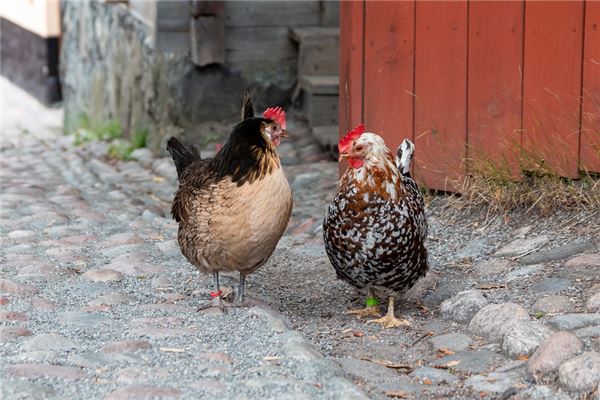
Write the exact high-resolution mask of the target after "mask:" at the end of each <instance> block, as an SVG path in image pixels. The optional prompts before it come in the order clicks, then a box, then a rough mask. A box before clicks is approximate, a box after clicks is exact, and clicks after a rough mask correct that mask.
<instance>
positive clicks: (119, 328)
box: [0, 89, 600, 399]
mask: <svg viewBox="0 0 600 400" xmlns="http://www.w3.org/2000/svg"><path fill="white" fill-rule="evenodd" d="M12 91H15V93H12ZM13 95H14V96H13ZM11 96H12V99H13V101H14V104H15V105H14V106H13V107H18V109H11V108H9V107H8V106H5V107H6V108H8V112H9V113H10V112H14V113H15V115H14V116H12V117H10V118H9V123H8V124H5V126H4V128H3V140H2V146H1V148H0V173H1V179H0V202H1V210H0V234H1V253H0V271H1V272H0V273H1V277H0V371H2V378H1V381H0V385H1V387H2V394H3V395H4V398H7V399H20V398H40V399H41V398H74V399H75V398H77V399H80V398H85V399H95V398H98V399H105V398H108V399H134V398H184V399H185V398H190V399H192V398H205V397H208V396H218V397H220V398H224V399H234V398H236V399H238V398H239V399H244V398H247V399H255V398H264V399H267V398H273V399H286V398H289V399H303V398H306V399H313V398H314V399H362V398H375V399H385V398H467V399H470V398H476V399H482V398H483V399H485V398H490V399H491V398H494V399H496V398H502V399H508V398H512V399H569V398H586V399H590V398H593V397H592V396H598V394H597V393H598V385H599V384H600V313H599V312H600V252H599V249H598V245H599V240H600V228H599V227H598V223H597V220H598V219H599V210H587V211H578V212H561V213H557V214H556V215H554V216H552V218H541V217H539V216H533V215H527V214H514V215H509V216H503V217H487V218H486V216H485V215H480V214H478V213H473V214H470V215H464V214H463V215H458V214H456V213H452V212H448V206H447V201H446V200H445V199H444V198H442V197H439V198H434V199H433V201H432V202H431V204H430V205H429V207H428V219H429V223H430V233H431V234H430V240H429V242H428V247H429V249H430V261H431V263H432V265H433V271H432V273H430V274H429V275H428V277H427V278H426V279H425V280H423V281H422V282H421V283H420V284H419V285H418V286H417V287H416V288H415V289H414V290H412V291H411V293H409V294H408V295H407V296H405V298H404V299H402V300H401V301H400V302H399V304H398V310H397V311H398V312H401V313H402V315H403V316H405V317H406V318H408V319H409V320H410V321H411V322H412V326H411V327H410V328H407V329H399V330H384V329H382V328H381V327H379V326H377V325H373V324H369V323H366V322H365V321H362V320H357V319H356V318H354V317H352V316H348V315H345V314H344V311H345V310H347V309H348V308H353V307H357V306H359V305H360V303H361V302H362V297H361V295H360V294H358V293H356V292H355V291H354V290H352V289H351V288H349V287H348V286H347V285H345V284H344V283H343V282H340V281H338V280H336V279H335V274H334V273H333V270H332V268H331V267H330V265H329V263H328V261H327V258H326V256H325V253H324V249H323V246H322V239H321V218H322V215H323V212H324V209H325V207H326V204H327V203H328V201H329V199H330V198H331V197H332V196H333V195H334V192H335V186H336V179H337V164H336V163H334V162H328V161H325V160H326V157H325V156H324V155H323V154H321V153H320V152H319V151H318V149H317V148H316V146H315V145H314V144H313V143H312V142H311V141H310V139H308V138H307V137H306V135H305V134H302V132H304V131H303V130H302V129H303V128H302V127H301V126H296V130H294V129H293V128H294V127H293V125H292V126H290V131H292V132H293V133H294V134H295V138H293V140H292V141H291V142H287V143H284V144H282V146H281V149H280V150H281V154H282V160H283V163H284V168H285V169H286V173H287V175H288V178H289V180H290V183H291V186H292V189H293V191H294V197H295V198H294V200H295V205H294V211H293V216H292V221H291V223H290V226H289V228H288V231H287V232H286V235H285V236H284V237H283V238H282V240H281V242H280V243H279V245H278V248H277V250H276V252H275V254H274V256H273V257H272V259H271V260H270V261H269V263H268V264H267V265H265V266H264V267H263V268H262V269H260V270H259V271H258V272H257V273H255V274H253V275H251V277H250V278H249V281H248V294H249V295H250V296H251V297H253V298H254V299H256V300H257V301H258V302H259V303H260V304H261V305H260V306H256V307H252V308H248V309H239V310H232V311H231V312H230V313H229V314H227V315H224V316H223V315H213V314H205V313H202V312H198V311H197V309H198V308H199V307H200V306H202V305H204V304H206V303H207V302H208V301H209V298H210V297H209V285H210V279H208V278H206V277H204V276H202V275H199V274H198V273H197V272H196V271H195V270H194V269H193V267H192V266H190V265H189V264H188V263H187V262H186V261H185V259H184V258H183V257H182V256H181V254H180V253H179V250H178V248H177V244H176V242H175V233H176V225H175V223H174V222H173V221H172V220H171V219H170V218H169V215H168V208H169V204H170V200H171V198H172V194H173V191H174V190H175V186H176V176H175V170H174V168H173V166H172V163H171V161H170V159H167V158H155V157H152V156H151V155H150V154H149V153H148V152H147V151H145V150H139V151H136V153H135V154H134V156H135V158H136V160H135V161H128V162H112V161H109V160H107V159H105V158H104V154H106V145H105V144H102V143H91V144H88V145H86V146H84V147H77V146H74V145H73V144H72V141H71V139H70V138H68V137H64V136H60V135H59V134H58V133H57V132H56V129H54V130H53V129H49V126H48V125H51V123H52V121H54V123H55V119H52V118H50V117H47V114H52V112H53V111H49V110H46V109H43V108H41V107H39V106H38V108H35V107H34V106H33V105H32V104H30V103H31V101H30V100H27V98H26V97H24V95H23V94H22V93H20V92H18V91H16V89H11ZM19 96H21V97H19ZM24 109H27V112H26V113H24V112H23V111H22V110H24ZM6 114H7V112H6V111H5V115H6ZM31 116H36V117H31ZM28 117H29V118H28ZM15 121H16V123H13V122H15ZM48 121H50V122H48ZM22 128H25V130H23V129H22ZM235 282H236V277H235V276H233V275H232V276H225V277H224V278H223V284H224V286H226V287H230V288H233V286H234V284H235Z"/></svg>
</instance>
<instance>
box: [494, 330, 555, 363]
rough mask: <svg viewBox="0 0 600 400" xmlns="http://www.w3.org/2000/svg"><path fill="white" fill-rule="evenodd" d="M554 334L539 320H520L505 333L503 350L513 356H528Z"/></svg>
mask: <svg viewBox="0 0 600 400" xmlns="http://www.w3.org/2000/svg"><path fill="white" fill-rule="evenodd" d="M551 334H552V331H551V330H550V329H548V328H546V327H545V326H543V325H542V324H540V323H539V322H537V321H518V322H517V323H516V324H514V325H513V328H512V330H510V331H509V332H507V333H506V335H504V339H503V340H502V350H503V351H504V353H506V355H508V356H509V357H512V358H517V357H519V356H528V355H530V354H531V353H533V352H534V351H535V349H537V348H538V346H539V345H540V344H541V343H542V342H543V341H544V340H546V338H548V336H550V335H551Z"/></svg>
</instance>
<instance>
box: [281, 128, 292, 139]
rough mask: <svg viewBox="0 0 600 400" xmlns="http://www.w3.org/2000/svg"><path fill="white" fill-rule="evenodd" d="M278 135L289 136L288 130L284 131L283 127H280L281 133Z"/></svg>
mask: <svg viewBox="0 0 600 400" xmlns="http://www.w3.org/2000/svg"><path fill="white" fill-rule="evenodd" d="M279 137H285V138H286V137H290V136H289V135H288V131H286V130H285V129H282V130H281V133H280V134H279Z"/></svg>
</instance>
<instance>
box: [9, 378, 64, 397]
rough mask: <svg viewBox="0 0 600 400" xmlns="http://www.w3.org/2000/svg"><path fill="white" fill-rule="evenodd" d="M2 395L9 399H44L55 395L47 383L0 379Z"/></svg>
mask: <svg viewBox="0 0 600 400" xmlns="http://www.w3.org/2000/svg"><path fill="white" fill-rule="evenodd" d="M0 387H1V388H2V392H1V394H2V396H3V398H5V399H11V400H46V399H51V398H53V397H56V392H55V391H54V389H53V388H52V387H50V386H47V385H42V384H39V383H33V382H28V381H20V380H5V381H0Z"/></svg>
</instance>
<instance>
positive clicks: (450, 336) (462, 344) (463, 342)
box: [430, 333, 473, 352]
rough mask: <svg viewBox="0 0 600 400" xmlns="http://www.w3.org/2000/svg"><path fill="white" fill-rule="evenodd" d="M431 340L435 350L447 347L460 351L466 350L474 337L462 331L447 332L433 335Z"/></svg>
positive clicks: (447, 348)
mask: <svg viewBox="0 0 600 400" xmlns="http://www.w3.org/2000/svg"><path fill="white" fill-rule="evenodd" d="M430 342H431V344H432V345H433V348H434V349H435V350H442V349H446V350H451V351H454V352H458V351H464V350H466V349H467V348H468V347H469V345H470V344H471V343H472V342H473V339H471V338H470V337H469V336H467V335H464V334H462V333H447V334H445V335H440V336H434V337H432V338H431V339H430Z"/></svg>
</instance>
